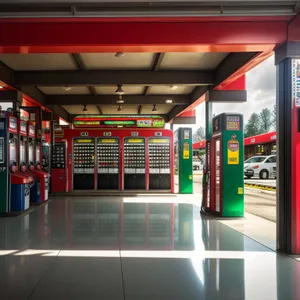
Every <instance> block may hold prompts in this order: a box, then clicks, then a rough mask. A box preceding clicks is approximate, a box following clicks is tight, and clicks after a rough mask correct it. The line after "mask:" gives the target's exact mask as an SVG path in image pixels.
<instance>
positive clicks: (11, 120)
mask: <svg viewBox="0 0 300 300" xmlns="http://www.w3.org/2000/svg"><path fill="white" fill-rule="evenodd" d="M9 129H12V130H13V131H17V119H16V118H14V117H10V118H9Z"/></svg>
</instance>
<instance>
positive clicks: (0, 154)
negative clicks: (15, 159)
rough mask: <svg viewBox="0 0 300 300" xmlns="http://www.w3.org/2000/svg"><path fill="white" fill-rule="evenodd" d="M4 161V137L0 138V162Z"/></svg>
mask: <svg viewBox="0 0 300 300" xmlns="http://www.w3.org/2000/svg"><path fill="white" fill-rule="evenodd" d="M3 163H4V138H3V137H1V138H0V164H3Z"/></svg>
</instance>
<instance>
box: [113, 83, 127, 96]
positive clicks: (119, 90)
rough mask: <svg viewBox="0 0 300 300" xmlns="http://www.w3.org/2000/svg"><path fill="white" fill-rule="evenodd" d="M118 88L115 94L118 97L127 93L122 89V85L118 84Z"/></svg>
mask: <svg viewBox="0 0 300 300" xmlns="http://www.w3.org/2000/svg"><path fill="white" fill-rule="evenodd" d="M117 87H118V88H117V89H116V90H115V93H116V94H117V95H124V94H125V92H124V90H123V89H122V84H118V85H117Z"/></svg>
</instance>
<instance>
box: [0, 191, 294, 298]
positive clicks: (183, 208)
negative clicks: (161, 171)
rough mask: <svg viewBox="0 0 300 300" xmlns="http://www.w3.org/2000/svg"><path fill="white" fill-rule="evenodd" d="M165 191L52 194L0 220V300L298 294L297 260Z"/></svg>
mask: <svg viewBox="0 0 300 300" xmlns="http://www.w3.org/2000/svg"><path fill="white" fill-rule="evenodd" d="M187 197H188V196H187ZM170 199H173V200H176V199H177V198H175V197H173V198H169V199H168V201H166V202H168V203H163V198H161V199H157V198H153V197H148V198H147V197H144V199H143V203H141V202H140V203H139V201H141V198H140V197H133V198H117V197H112V198H107V197H106V198H80V197H74V198H54V199H53V201H52V202H51V203H49V204H48V205H47V206H44V207H37V208H35V209H34V211H33V212H31V213H30V214H28V215H25V216H20V217H16V218H2V219H0V295H1V296H0V299H3V300H8V299H13V300H16V299H34V300H36V299H64V300H65V299H72V300H74V299H80V300H82V299H101V300H102V299H113V300H114V299H116V300H117V299H123V300H124V299H126V300H133V299H136V300H143V299H147V300H148V299H151V300H152V299H153V300H160V299H162V300H169V299H170V300H177V299H178V300H189V299H197V300H198V299H209V300H214V299H222V300H226V299H230V300H235V299H237V300H241V299H250V300H265V299H270V300H275V299H284V300H288V299H300V284H299V282H300V263H299V262H297V261H296V260H294V259H292V258H290V257H286V256H282V255H279V254H276V253H275V252H272V251H271V250H269V249H268V248H265V247H264V246H262V245H260V244H258V243H256V242H254V241H253V240H251V239H249V238H247V237H245V236H244V235H242V234H241V233H239V232H237V231H235V230H233V229H231V228H229V227H227V226H226V225H224V224H222V223H220V222H219V221H217V220H211V219H206V218H204V217H200V215H199V208H198V207H196V206H193V205H191V204H186V203H172V201H170ZM153 200H154V201H160V203H153Z"/></svg>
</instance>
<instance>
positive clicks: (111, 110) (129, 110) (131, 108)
mask: <svg viewBox="0 0 300 300" xmlns="http://www.w3.org/2000/svg"><path fill="white" fill-rule="evenodd" d="M118 107H119V106H118V105H101V109H102V112H103V114H104V115H106V114H108V115H112V114H114V115H115V114H117V115H118V114H120V115H122V114H137V113H138V109H139V105H121V107H122V111H117V109H118Z"/></svg>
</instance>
